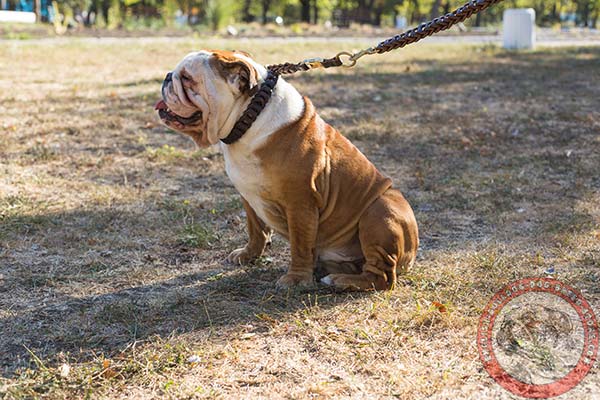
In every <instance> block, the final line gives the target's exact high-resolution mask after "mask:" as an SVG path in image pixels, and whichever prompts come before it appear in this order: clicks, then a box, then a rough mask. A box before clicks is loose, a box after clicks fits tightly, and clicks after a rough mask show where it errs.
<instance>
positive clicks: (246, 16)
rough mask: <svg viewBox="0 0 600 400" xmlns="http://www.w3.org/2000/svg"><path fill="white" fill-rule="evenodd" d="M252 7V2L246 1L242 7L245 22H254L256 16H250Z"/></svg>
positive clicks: (250, 0)
mask: <svg viewBox="0 0 600 400" xmlns="http://www.w3.org/2000/svg"><path fill="white" fill-rule="evenodd" d="M251 5H252V0H244V6H243V7H242V21H244V22H252V20H254V16H253V15H252V14H250V6H251Z"/></svg>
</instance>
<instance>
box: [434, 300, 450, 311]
mask: <svg viewBox="0 0 600 400" xmlns="http://www.w3.org/2000/svg"><path fill="white" fill-rule="evenodd" d="M433 305H434V306H435V308H437V309H438V311H439V312H441V313H445V312H447V311H448V309H447V308H446V306H445V305H443V304H442V303H440V302H439V301H434V302H433Z"/></svg>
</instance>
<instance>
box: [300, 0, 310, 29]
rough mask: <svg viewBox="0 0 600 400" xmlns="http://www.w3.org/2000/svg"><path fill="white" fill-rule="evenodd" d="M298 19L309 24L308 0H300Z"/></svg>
mask: <svg viewBox="0 0 600 400" xmlns="http://www.w3.org/2000/svg"><path fill="white" fill-rule="evenodd" d="M300 20H301V21H302V22H306V23H307V24H310V0H300Z"/></svg>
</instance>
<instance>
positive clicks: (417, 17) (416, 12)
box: [410, 0, 479, 24]
mask: <svg viewBox="0 0 600 400" xmlns="http://www.w3.org/2000/svg"><path fill="white" fill-rule="evenodd" d="M413 4H414V5H415V8H414V9H413V12H412V15H411V16H410V23H411V24H412V23H414V22H415V21H416V22H421V21H420V20H421V13H420V12H419V0H413ZM477 15H479V14H477Z"/></svg>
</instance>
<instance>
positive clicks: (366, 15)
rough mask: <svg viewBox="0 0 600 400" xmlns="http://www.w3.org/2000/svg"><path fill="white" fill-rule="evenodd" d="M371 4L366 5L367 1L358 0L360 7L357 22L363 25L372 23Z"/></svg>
mask: <svg viewBox="0 0 600 400" xmlns="http://www.w3.org/2000/svg"><path fill="white" fill-rule="evenodd" d="M370 3H371V4H366V2H365V0H358V6H357V7H356V22H358V23H361V24H370V23H371V5H372V3H373V2H372V1H371V2H370Z"/></svg>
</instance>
